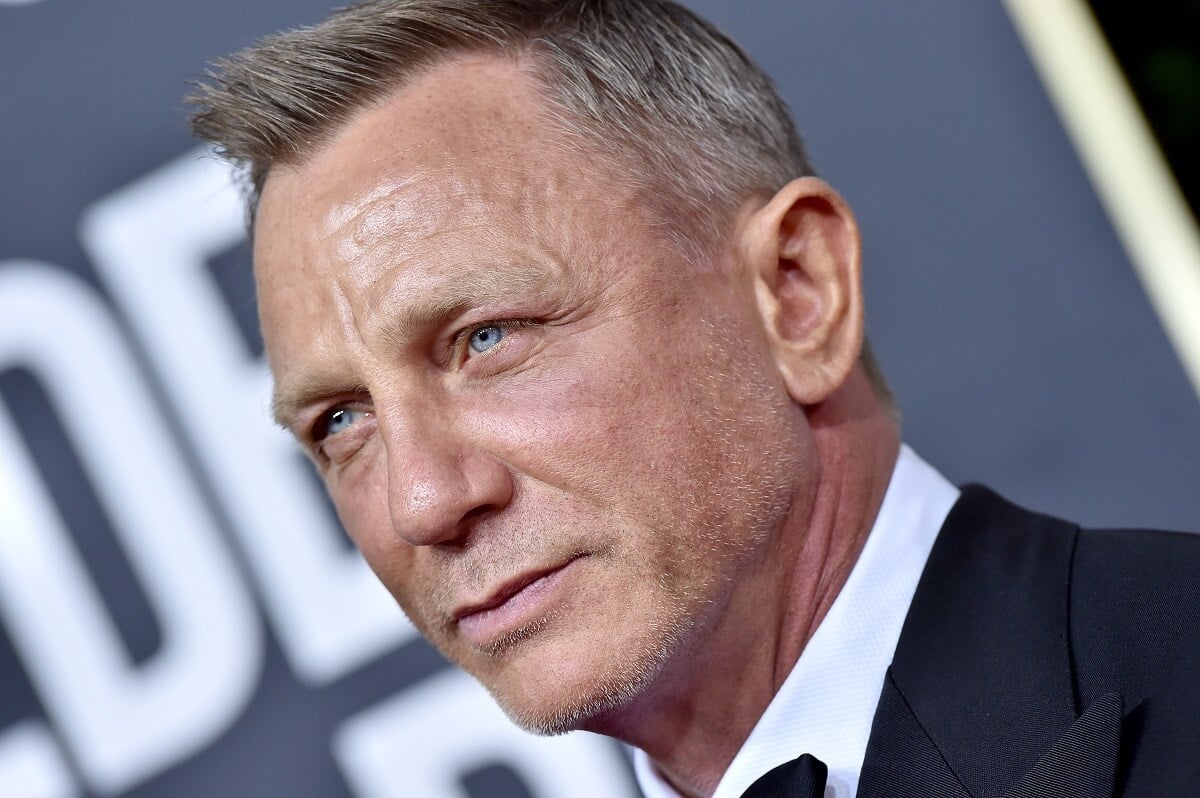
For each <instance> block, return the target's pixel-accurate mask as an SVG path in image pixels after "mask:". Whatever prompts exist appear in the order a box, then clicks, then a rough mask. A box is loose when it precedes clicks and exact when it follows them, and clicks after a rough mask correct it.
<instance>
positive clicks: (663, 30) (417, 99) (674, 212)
mask: <svg viewBox="0 0 1200 798" xmlns="http://www.w3.org/2000/svg"><path fill="white" fill-rule="evenodd" d="M224 70H225V71H224V76H223V77H222V78H220V79H219V80H218V83H217V85H216V86H215V87H214V88H211V89H208V90H206V91H205V93H204V99H203V102H205V103H206V104H207V106H206V109H205V110H203V111H202V112H201V114H200V116H199V117H198V129H199V130H200V132H201V133H202V134H203V135H205V136H207V137H210V138H212V139H213V140H215V141H217V142H219V143H220V144H221V145H222V146H223V147H224V149H225V151H226V153H227V154H228V155H229V156H230V157H232V158H234V159H236V160H239V161H240V162H242V163H243V164H244V165H245V166H246V167H247V169H248V172H249V178H250V180H251V182H252V194H251V201H252V203H254V205H255V206H256V210H257V223H256V234H255V271H256V278H257V281H258V289H259V301H260V313H261V317H262V324H263V330H264V337H265V340H266V344H267V352H268V359H269V360H270V363H271V367H272V370H273V372H274V376H275V379H276V387H277V399H276V409H277V412H278V415H279V416H280V420H281V422H283V423H284V424H285V426H287V427H289V428H290V429H291V430H292V431H293V432H294V433H295V434H296V435H297V437H298V438H299V439H300V440H301V441H302V442H303V443H304V444H305V445H306V447H307V449H308V451H309V452H310V454H311V456H312V458H313V459H314V461H315V462H316V463H317V466H318V468H319V469H320V471H321V473H322V475H323V476H324V478H325V481H326V485H327V487H328V489H329V491H330V494H331V496H332V498H333V500H334V502H335V504H336V506H337V508H338V511H339V514H340V516H341V518H342V520H343V522H344V524H345V525H346V528H347V530H348V531H349V533H350V534H351V536H352V537H353V539H354V540H355V542H356V544H357V545H358V546H359V547H360V548H361V549H362V551H363V553H364V554H365V556H366V557H367V560H368V561H369V562H370V563H371V565H372V567H373V568H374V569H375V571H376V572H377V573H378V574H379V576H380V578H381V579H382V580H383V582H384V583H385V584H386V585H387V586H388V587H389V589H391V590H392V592H393V594H394V595H395V596H396V597H397V599H398V600H399V602H400V603H401V605H402V606H403V607H404V608H405V610H406V611H407V612H408V614H409V616H410V617H411V618H412V619H413V621H414V622H415V623H416V624H417V626H418V627H419V628H421V630H422V631H423V632H424V633H425V634H426V635H427V636H429V637H430V639H431V640H432V641H433V642H434V643H436V644H437V645H438V646H439V647H440V648H441V649H442V650H443V651H444V652H445V653H447V654H448V655H449V656H450V657H451V658H452V659H454V660H455V661H457V662H459V663H460V664H462V665H463V666H464V667H466V668H467V669H468V670H470V671H471V672H472V673H474V674H475V675H476V676H478V677H479V678H480V679H481V681H483V683H484V684H485V685H486V686H487V687H489V689H491V690H492V692H493V694H495V695H496V697H497V698H498V699H499V701H500V702H501V704H502V705H503V706H505V708H506V709H507V710H508V711H509V712H510V714H511V715H512V716H513V717H514V718H515V719H517V720H518V721H519V722H521V723H523V724H524V725H526V726H528V727H530V728H535V729H540V730H543V731H557V730H565V729H568V728H576V727H580V726H583V727H591V728H605V727H606V724H610V725H611V724H613V723H619V722H621V721H620V720H613V719H614V718H616V717H617V716H619V715H620V714H621V713H622V712H623V711H626V710H629V708H630V707H631V706H634V705H638V710H637V711H642V710H645V709H647V702H650V701H651V700H668V698H667V697H668V696H670V695H671V693H672V692H673V691H678V690H686V689H688V685H687V684H686V681H687V679H688V674H689V673H691V672H693V671H694V670H695V669H694V667H689V666H690V665H694V663H691V662H690V660H692V659H694V658H700V659H705V658H709V659H712V660H714V662H715V661H716V660H719V659H720V653H719V652H728V651H732V650H738V649H739V647H742V648H745V647H753V646H756V645H761V644H762V641H763V635H761V634H760V631H761V630H760V629H758V628H757V626H756V624H758V623H766V622H768V621H760V620H758V619H759V618H762V617H764V616H767V617H769V616H772V615H773V614H775V613H774V611H773V609H772V608H774V609H778V610H779V611H780V612H782V611H783V610H782V609H779V608H782V607H784V606H786V605H787V603H788V602H789V601H791V600H792V599H793V598H794V596H792V595H791V594H790V592H789V591H792V590H794V588H793V587H792V585H793V583H794V580H793V579H791V578H790V576H788V575H786V572H787V571H788V569H789V568H790V567H791V566H790V565H789V564H790V563H792V562H795V561H796V556H795V555H796V552H797V550H798V549H799V548H802V547H803V546H804V545H806V543H805V541H804V539H803V536H802V535H800V536H798V535H796V534H785V533H787V532H788V531H789V530H796V529H803V528H804V526H805V523H806V521H807V520H808V517H809V516H811V515H812V514H813V513H814V512H817V511H818V508H816V506H815V504H816V494H817V492H818V483H819V482H820V480H821V478H822V462H821V460H822V458H826V459H827V458H828V455H829V447H828V446H824V448H823V444H822V441H821V438H822V436H823V435H825V436H827V435H829V434H832V433H828V432H826V431H825V429H826V428H834V427H839V426H845V425H853V424H855V423H856V422H858V421H859V420H860V414H861V415H871V414H872V413H874V412H875V410H876V409H877V408H875V407H874V406H873V405H872V403H873V402H875V403H878V400H877V397H875V395H874V394H873V392H872V388H871V387H870V385H869V381H868V379H867V377H865V376H864V373H863V371H862V369H861V368H860V367H858V366H857V360H858V357H859V352H860V344H861V338H862V307H861V292H860V290H859V284H858V280H859V273H858V265H859V263H858V259H859V253H858V239H857V232H856V230H855V228H854V223H853V218H852V217H851V215H850V213H849V210H848V209H847V208H846V206H845V205H844V203H842V201H841V200H840V198H838V197H837V195H836V194H835V193H834V192H833V191H832V190H831V189H829V188H828V187H827V186H826V185H825V184H824V183H822V182H821V181H819V180H817V179H815V178H812V177H803V178H801V179H798V180H793V179H792V178H795V177H799V176H802V175H805V174H807V172H808V167H807V164H806V163H805V162H804V156H803V153H802V148H801V146H800V143H799V139H798V138H797V137H796V135H795V131H794V130H793V128H792V125H791V123H790V121H789V120H788V117H787V113H786V109H785V108H784V106H783V104H782V102H780V101H779V100H778V98H777V97H776V96H775V94H774V92H773V91H772V90H771V88H770V84H769V81H768V80H767V79H766V77H765V76H763V75H762V73H761V72H759V71H758V70H757V68H755V67H754V66H753V65H752V64H751V63H750V62H749V61H748V60H747V59H746V58H745V57H744V56H743V55H742V54H741V53H740V51H739V50H737V48H736V47H735V46H734V45H732V44H731V43H730V42H729V41H728V40H727V39H725V38H724V37H722V36H721V35H720V34H718V33H716V32H715V31H713V30H712V29H711V28H710V27H709V26H707V25H706V24H705V23H703V22H701V21H700V20H698V19H696V18H695V17H694V16H692V15H691V14H689V13H688V12H686V11H684V10H683V9H681V8H679V7H677V6H674V5H671V4H668V3H659V2H646V1H645V0H630V1H629V2H616V1H611V2H605V1H604V0H595V1H594V2H566V3H562V2H558V3H551V2H534V1H533V0H525V1H524V2H522V1H521V0H512V1H511V2H504V3H500V2H479V0H460V1H459V2H450V1H449V0H435V1H427V2H418V1H416V0H408V1H407V2H381V3H374V4H369V5H365V6H360V7H357V8H355V9H351V10H349V11H345V12H341V13H340V14H338V15H337V16H335V17H334V18H333V19H332V20H331V21H330V22H328V23H326V24H325V25H324V26H320V27H318V28H314V29H310V30H306V31H300V32H297V33H293V34H285V35H283V36H281V37H277V38H275V39H271V40H268V41H267V42H265V43H263V44H262V45H260V46H258V47H257V48H256V49H252V50H251V51H249V52H248V53H246V54H243V55H242V56H238V57H236V58H235V59H234V60H233V61H231V62H229V63H227V64H226V65H225V67H224ZM876 390H877V391H879V390H882V385H881V383H880V384H879V386H878V387H877V389H876ZM864 407H865V408H866V410H864V409H863V408H864ZM822 408H825V409H824V410H822ZM830 408H832V409H830ZM764 610H765V611H764ZM714 652H716V653H714ZM716 666H717V667H720V663H717V665H716ZM639 700H640V701H641V704H640V705H639V704H638V702H639Z"/></svg>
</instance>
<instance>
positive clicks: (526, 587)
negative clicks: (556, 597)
mask: <svg viewBox="0 0 1200 798" xmlns="http://www.w3.org/2000/svg"><path fill="white" fill-rule="evenodd" d="M577 560H578V558H575V559H572V560H568V561H567V562H565V563H563V564H561V565H555V566H552V567H549V568H539V569H536V570H532V571H526V572H524V573H522V574H519V575H518V576H516V577H514V578H512V579H509V580H507V581H505V582H503V583H502V584H500V585H498V586H497V587H496V588H495V589H494V590H493V591H491V593H489V594H488V595H487V597H486V598H484V599H482V600H480V601H474V602H470V603H467V604H463V605H462V606H460V607H459V608H458V609H456V610H455V611H454V614H453V618H454V621H455V622H456V623H457V625H458V628H459V631H460V632H461V633H462V634H463V636H464V637H466V638H467V639H468V640H469V641H470V642H472V643H474V644H476V645H486V644H487V643H489V642H491V641H493V640H495V639H496V638H498V637H501V636H503V635H504V634H506V633H512V632H514V631H516V630H518V629H520V628H521V627H522V626H523V625H525V624H527V623H530V622H531V621H532V620H535V619H536V618H537V617H538V616H539V615H540V614H541V613H542V611H544V609H545V608H546V606H547V605H548V604H550V602H551V601H552V597H553V593H555V592H556V591H555V588H556V587H557V586H558V584H559V583H560V582H561V581H562V578H563V575H564V573H565V572H566V571H567V570H568V569H569V568H570V567H571V565H572V564H574V563H575V562H576V561H577Z"/></svg>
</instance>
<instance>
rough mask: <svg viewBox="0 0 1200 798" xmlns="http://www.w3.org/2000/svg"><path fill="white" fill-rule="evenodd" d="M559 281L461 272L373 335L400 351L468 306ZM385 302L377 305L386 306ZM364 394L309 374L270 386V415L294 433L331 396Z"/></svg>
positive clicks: (542, 270) (539, 272)
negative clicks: (309, 409)
mask: <svg viewBox="0 0 1200 798" xmlns="http://www.w3.org/2000/svg"><path fill="white" fill-rule="evenodd" d="M558 276H559V270H558V269H547V268H546V267H545V266H544V265H541V266H528V265H527V266H497V267H487V268H481V269H479V270H477V271H469V272H468V271H463V272H459V273H458V274H456V275H455V276H454V277H453V278H451V279H449V280H446V281H444V282H442V283H440V284H439V285H438V286H437V287H436V288H434V289H433V290H432V291H431V292H430V293H431V294H432V296H430V297H428V298H426V299H424V300H422V301H420V302H419V303H415V304H412V305H407V306H401V307H399V308H398V309H397V310H396V311H395V314H394V316H391V317H390V318H388V319H387V320H386V321H385V322H384V323H383V324H381V325H380V326H379V328H378V331H377V332H378V334H379V335H380V336H381V337H383V339H384V340H386V341H388V343H389V344H391V345H393V346H403V345H404V344H406V343H407V342H409V341H412V340H413V339H414V338H416V337H418V336H420V335H421V334H422V333H424V331H426V330H428V329H430V328H431V327H435V326H438V325H440V324H442V323H444V322H445V321H446V319H448V318H450V317H451V316H454V315H456V314H457V313H459V312H461V311H462V310H463V309H465V308H467V307H470V306H471V305H473V304H480V303H483V302H487V301H489V300H495V299H499V298H503V297H510V296H513V295H521V296H531V295H534V294H536V292H537V291H538V290H539V289H540V288H542V287H544V286H545V284H546V283H547V281H550V280H553V279H555V278H556V277H558ZM388 301H389V298H387V297H385V298H384V300H383V302H384V303H388ZM355 393H358V394H365V393H367V389H366V387H365V386H363V385H361V384H360V383H358V380H357V378H355V379H350V380H347V379H345V378H344V377H343V376H341V375H339V374H338V373H337V370H336V369H332V370H326V369H322V370H320V371H313V372H311V373H306V374H302V375H300V376H298V377H297V378H296V379H294V380H287V381H283V382H280V381H276V382H275V385H274V389H273V393H272V398H271V416H272V417H273V418H274V420H275V423H276V424H277V425H278V426H280V427H282V428H283V429H285V430H288V431H290V432H292V433H294V434H297V435H298V434H299V431H298V430H296V429H295V423H296V417H297V416H299V415H300V414H301V413H302V412H303V411H304V409H305V408H307V407H308V406H310V405H312V404H314V403H316V402H318V401H319V400H321V399H323V398H325V397H328V396H334V395H337V394H355Z"/></svg>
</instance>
